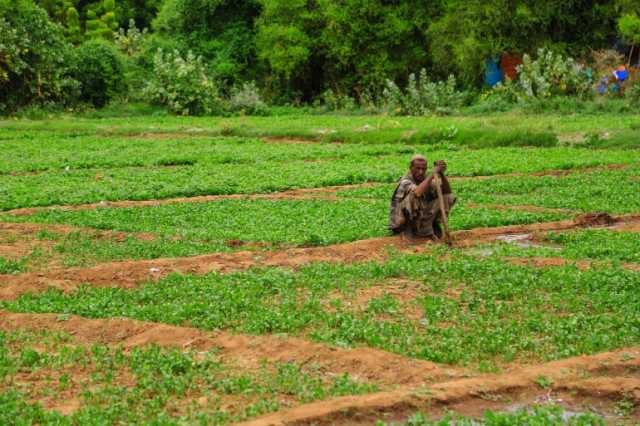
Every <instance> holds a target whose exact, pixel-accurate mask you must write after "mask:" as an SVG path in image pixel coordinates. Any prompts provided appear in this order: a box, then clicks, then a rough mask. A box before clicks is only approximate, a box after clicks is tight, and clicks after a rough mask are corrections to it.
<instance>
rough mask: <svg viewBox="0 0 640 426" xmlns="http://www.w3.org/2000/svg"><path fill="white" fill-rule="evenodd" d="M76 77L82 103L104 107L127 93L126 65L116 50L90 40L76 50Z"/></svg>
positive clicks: (98, 41)
mask: <svg viewBox="0 0 640 426" xmlns="http://www.w3.org/2000/svg"><path fill="white" fill-rule="evenodd" d="M76 55H77V56H76V64H75V67H74V77H75V78H76V79H77V80H78V81H79V82H80V100H81V101H83V102H88V103H90V104H91V105H93V106H95V107H103V106H105V105H106V104H107V103H108V102H109V101H110V100H112V99H113V98H114V97H116V96H117V95H118V94H120V93H122V92H123V91H124V90H125V89H126V83H125V81H124V64H123V62H122V59H121V57H120V53H119V52H118V51H117V50H116V49H115V47H114V46H113V45H112V44H110V43H108V42H105V41H102V40H89V41H87V42H85V43H83V44H82V45H81V46H80V47H78V48H77V50H76Z"/></svg>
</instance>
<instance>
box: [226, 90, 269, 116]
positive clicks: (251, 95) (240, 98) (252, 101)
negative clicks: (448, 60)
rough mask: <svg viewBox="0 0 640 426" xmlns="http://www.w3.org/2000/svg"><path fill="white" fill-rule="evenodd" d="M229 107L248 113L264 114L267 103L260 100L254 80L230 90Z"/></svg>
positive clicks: (232, 109) (234, 110) (235, 110)
mask: <svg viewBox="0 0 640 426" xmlns="http://www.w3.org/2000/svg"><path fill="white" fill-rule="evenodd" d="M228 104H229V109H230V110H231V111H233V112H242V113H243V114H249V115H266V114H267V112H268V111H267V105H266V104H265V103H264V102H263V101H262V98H261V97H260V93H258V88H257V87H256V84H255V83H254V82H250V83H244V84H243V85H242V86H241V87H239V88H237V87H236V88H234V89H233V90H232V91H231V97H230V98H229V102H228Z"/></svg>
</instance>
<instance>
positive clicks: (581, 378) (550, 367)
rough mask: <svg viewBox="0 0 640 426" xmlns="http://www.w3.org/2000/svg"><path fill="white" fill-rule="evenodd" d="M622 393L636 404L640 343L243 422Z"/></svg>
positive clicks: (579, 400) (475, 411) (357, 419)
mask: <svg viewBox="0 0 640 426" xmlns="http://www.w3.org/2000/svg"><path fill="white" fill-rule="evenodd" d="M541 377H544V379H545V381H546V382H547V383H549V385H548V387H547V388H542V387H541V386H540V385H539V384H538V383H537V382H539V380H540V378H541ZM623 398H627V400H629V401H630V402H632V403H634V404H638V403H639V402H640V347H632V348H627V349H621V350H617V351H614V352H607V353H601V354H597V355H592V356H581V357H575V358H569V359H564V360H561V361H554V362H550V363H547V364H542V365H536V366H531V367H525V368H520V369H516V370H512V371H509V372H507V373H504V374H494V375H485V376H478V377H474V378H467V379H455V380H452V381H447V382H441V383H437V384H435V385H432V386H424V387H418V388H416V387H410V386H408V387H402V388H400V389H398V390H395V391H392V392H379V393H376V394H370V395H364V396H350V397H343V398H337V399H334V400H329V401H322V402H317V403H312V404H307V405H303V406H300V407H297V408H294V409H291V410H287V411H280V412H277V413H274V414H270V415H267V416H264V417H261V418H258V419H255V420H252V421H248V422H245V423H243V425H245V426H249V425H251V426H271V425H302V424H314V425H324V424H344V425H346V424H349V425H353V424H369V425H370V424H373V423H374V422H375V420H376V419H385V420H386V421H391V420H394V421H397V420H402V419H406V417H407V416H409V415H411V414H412V413H414V412H416V411H428V412H429V414H430V415H434V416H438V415H441V414H442V413H443V412H444V410H453V411H456V412H458V413H460V414H463V415H469V416H477V415H481V414H482V412H483V411H484V410H486V409H494V410H496V409H512V408H514V407H517V406H520V405H525V406H526V405H529V404H532V403H534V402H554V403H556V404H561V405H565V406H568V407H570V408H573V409H576V408H577V409H578V410H579V409H583V410H586V409H588V408H591V407H593V406H594V405H596V404H598V403H599V404H601V406H602V408H603V409H605V408H606V407H607V405H608V406H609V408H611V406H612V405H613V403H615V402H617V401H618V400H621V399H623ZM585 402H586V403H585Z"/></svg>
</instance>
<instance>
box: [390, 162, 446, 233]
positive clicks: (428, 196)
mask: <svg viewBox="0 0 640 426" xmlns="http://www.w3.org/2000/svg"><path fill="white" fill-rule="evenodd" d="M446 170H447V163H445V162H444V161H443V160H438V161H436V162H435V164H434V166H433V169H432V170H431V174H430V175H429V176H426V172H427V159H426V158H425V157H423V156H422V155H415V156H413V158H411V163H410V166H409V171H408V172H407V174H406V175H404V176H403V177H402V178H401V179H400V182H398V186H397V187H396V190H395V191H394V193H393V196H392V197H391V211H390V213H389V229H390V230H391V231H392V232H393V233H394V234H402V235H403V236H405V237H409V238H414V237H426V238H431V239H433V240H436V239H440V238H441V237H442V235H443V232H442V229H440V221H441V214H440V207H439V203H438V192H437V189H436V186H435V181H434V178H435V177H436V176H438V177H439V178H440V182H441V188H442V195H443V198H444V205H445V211H446V214H447V216H448V215H449V211H450V210H451V208H452V207H453V205H454V204H455V202H456V197H454V195H453V194H452V192H451V186H450V185H449V181H448V180H447V178H446V177H445V176H444V173H445V171H446Z"/></svg>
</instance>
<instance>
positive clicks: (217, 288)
mask: <svg viewBox="0 0 640 426" xmlns="http://www.w3.org/2000/svg"><path fill="white" fill-rule="evenodd" d="M396 278H402V279H407V280H412V281H416V282H417V290H416V291H417V293H416V295H415V296H413V299H414V300H415V303H417V306H418V308H419V309H420V311H421V312H422V314H421V315H418V316H415V317H409V316H406V315H404V314H403V312H404V311H403V309H399V308H398V306H397V305H394V304H393V303H389V301H388V300H387V301H385V300H382V301H377V302H376V301H374V303H373V306H370V307H369V309H362V307H358V306H354V305H348V304H340V303H338V304H337V305H336V304H335V303H334V299H335V292H336V291H338V292H347V293H349V292H361V291H364V289H366V288H368V287H370V286H372V285H382V286H384V285H385V282H387V280H389V279H396ZM637 282H638V274H637V273H632V272H628V271H624V270H620V269H616V268H599V269H593V270H587V271H580V270H578V269H577V268H575V267H571V266H567V267H564V268H545V269H535V268H531V267H525V266H515V265H510V264H507V263H504V262H502V261H501V260H500V259H499V258H498V257H489V258H482V259H479V258H476V257H473V256H468V255H465V254H464V253H462V252H450V256H448V258H447V259H439V256H438V255H437V253H436V254H430V255H428V256H408V255H407V256H396V257H394V258H392V259H391V260H390V261H388V262H386V263H384V264H377V263H364V264H356V265H350V266H346V265H323V264H316V265H309V266H306V267H303V268H301V270H300V271H298V272H291V271H287V270H281V269H277V268H267V269H258V270H252V271H248V272H243V273H234V274H228V275H218V274H209V275H206V276H200V277H193V276H188V275H173V276H170V277H168V278H165V279H163V280H161V281H160V282H158V283H157V284H155V283H154V284H148V285H144V286H142V287H140V288H138V289H134V290H123V289H113V288H110V289H107V288H92V287H86V288H83V289H82V290H80V291H78V292H75V293H72V294H66V295H65V294H63V293H61V292H58V291H49V292H48V293H45V294H41V295H38V296H31V295H25V296H23V297H21V298H20V299H19V300H17V301H14V302H5V303H3V304H2V308H3V309H8V310H12V311H19V312H61V313H73V314H77V315H81V316H85V317H91V318H98V317H99V318H108V317H112V316H126V317H130V318H135V319H140V320H148V321H155V322H165V323H170V324H184V323H187V322H188V323H189V324H190V325H192V326H195V327H199V328H203V329H208V330H214V329H229V330H233V331H237V332H243V333H250V334H265V333H287V334H293V335H301V336H306V337H309V338H312V339H314V340H317V341H323V342H327V343H332V344H336V345H340V346H357V345H365V346H370V347H375V348H380V349H384V350H387V351H391V352H395V353H399V354H403V355H406V356H410V357H416V358H421V359H426V360H430V361H435V362H443V363H449V364H462V365H465V364H474V365H475V364H477V363H481V362H482V363H484V364H485V365H486V364H487V363H497V364H498V365H500V364H501V363H503V362H511V361H514V360H525V361H526V360H532V359H533V360H549V359H557V358H564V357H569V356H573V355H578V354H582V353H595V352H599V351H605V350H609V349H614V348H619V347H624V346H631V345H634V344H638V342H639V340H638V336H640V333H638V327H639V326H640V325H639V324H638V321H637V316H638V312H639V311H640V306H639V305H638V299H637V297H636V290H637V288H636V287H637ZM383 288H384V287H383ZM448 288H459V289H460V291H459V294H457V295H455V296H451V295H449V294H448V293H447V289H448ZM332 303H333V304H332ZM396 303H399V302H396ZM329 306H331V308H330V309H329V308H328V307H329ZM585 307H588V309H585ZM381 313H382V315H381Z"/></svg>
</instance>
